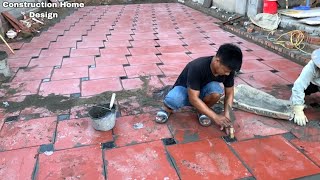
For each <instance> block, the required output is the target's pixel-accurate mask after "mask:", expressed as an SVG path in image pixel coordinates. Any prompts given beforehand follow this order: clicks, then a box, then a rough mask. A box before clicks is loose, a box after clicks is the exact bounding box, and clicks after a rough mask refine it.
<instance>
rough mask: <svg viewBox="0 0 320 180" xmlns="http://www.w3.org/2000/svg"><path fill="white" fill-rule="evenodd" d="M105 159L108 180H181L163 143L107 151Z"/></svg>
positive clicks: (157, 142)
mask: <svg viewBox="0 0 320 180" xmlns="http://www.w3.org/2000/svg"><path fill="white" fill-rule="evenodd" d="M119 154H121V155H119ZM104 159H105V161H106V169H107V170H108V173H107V179H179V177H178V176H177V174H176V171H175V169H174V167H173V166H172V165H171V163H170V162H169V160H168V158H167V156H166V151H165V149H164V145H163V144H162V142H161V141H154V142H149V143H144V144H138V145H133V146H127V147H121V148H116V149H111V150H106V151H105V156H104Z"/></svg>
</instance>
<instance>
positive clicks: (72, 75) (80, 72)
mask: <svg viewBox="0 0 320 180" xmlns="http://www.w3.org/2000/svg"><path fill="white" fill-rule="evenodd" d="M88 76H89V73H88V67H70V68H69V67H66V68H61V69H54V71H53V74H52V78H51V80H53V81H55V80H66V79H80V78H82V77H88Z"/></svg>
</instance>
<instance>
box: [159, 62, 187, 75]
mask: <svg viewBox="0 0 320 180" xmlns="http://www.w3.org/2000/svg"><path fill="white" fill-rule="evenodd" d="M186 65H187V63H179V64H168V65H166V64H165V65H159V68H160V69H161V71H162V72H163V73H164V74H165V75H166V76H178V75H180V73H181V72H182V70H183V69H184V68H185V66H186Z"/></svg>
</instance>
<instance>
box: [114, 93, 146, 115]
mask: <svg viewBox="0 0 320 180" xmlns="http://www.w3.org/2000/svg"><path fill="white" fill-rule="evenodd" d="M118 103H119V108H120V112H121V116H129V115H136V114H141V106H140V104H139V102H138V99H137V97H135V96H132V97H129V98H125V99H121V100H119V101H118Z"/></svg>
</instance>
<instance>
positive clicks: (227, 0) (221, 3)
mask: <svg viewBox="0 0 320 180" xmlns="http://www.w3.org/2000/svg"><path fill="white" fill-rule="evenodd" d="M212 3H213V6H216V7H218V8H221V9H223V10H226V11H228V12H235V7H236V0H213V1H212Z"/></svg>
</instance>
